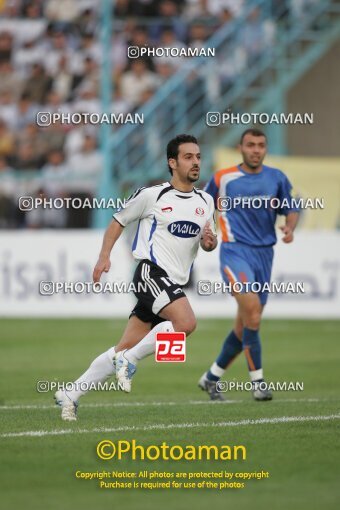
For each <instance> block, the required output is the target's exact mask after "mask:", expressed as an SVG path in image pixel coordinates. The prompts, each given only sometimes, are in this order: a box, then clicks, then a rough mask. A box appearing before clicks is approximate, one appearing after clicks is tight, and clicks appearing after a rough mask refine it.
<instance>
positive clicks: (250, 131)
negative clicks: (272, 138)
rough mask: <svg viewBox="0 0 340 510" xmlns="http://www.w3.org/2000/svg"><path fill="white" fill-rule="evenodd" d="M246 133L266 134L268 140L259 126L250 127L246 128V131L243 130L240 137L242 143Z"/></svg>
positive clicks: (254, 134)
mask: <svg viewBox="0 0 340 510" xmlns="http://www.w3.org/2000/svg"><path fill="white" fill-rule="evenodd" d="M246 135H253V136H264V137H265V139H266V140H267V137H266V135H265V134H264V132H263V131H261V129H257V128H249V129H246V130H245V131H243V133H242V135H241V138H240V145H242V142H243V139H244V137H245V136H246Z"/></svg>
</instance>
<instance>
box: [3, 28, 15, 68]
mask: <svg viewBox="0 0 340 510" xmlns="http://www.w3.org/2000/svg"><path fill="white" fill-rule="evenodd" d="M12 50H13V37H12V34H11V33H10V32H1V33H0V62H10V61H11V60H12Z"/></svg>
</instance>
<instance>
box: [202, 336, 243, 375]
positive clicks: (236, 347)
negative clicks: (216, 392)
mask: <svg viewBox="0 0 340 510" xmlns="http://www.w3.org/2000/svg"><path fill="white" fill-rule="evenodd" d="M241 351H242V342H241V340H239V339H238V338H237V336H236V335H235V333H234V331H231V332H230V333H229V335H228V336H227V338H226V339H225V341H224V344H223V346H222V350H221V352H220V354H219V355H218V357H217V359H216V361H215V363H214V364H213V365H212V367H211V368H210V370H209V371H208V372H207V378H208V379H209V380H210V381H218V380H219V379H220V378H221V377H222V374H223V372H224V370H225V369H226V368H227V366H228V365H229V364H230V363H231V362H232V361H233V359H235V358H236V356H237V355H238V354H239V353H240V352H241ZM214 372H215V373H214ZM216 372H218V373H216ZM219 374H220V375H219Z"/></svg>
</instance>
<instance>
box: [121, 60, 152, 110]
mask: <svg viewBox="0 0 340 510" xmlns="http://www.w3.org/2000/svg"><path fill="white" fill-rule="evenodd" d="M157 83H158V80H157V75H156V74H155V73H152V72H151V71H148V70H147V67H146V64H145V62H144V60H142V59H136V60H134V61H133V62H132V63H131V69H130V71H127V72H126V73H124V74H123V76H122V78H121V90H122V95H123V99H124V100H125V101H127V102H129V103H130V104H131V105H133V106H134V107H136V106H138V105H139V103H140V100H141V96H142V94H143V92H144V91H145V90H147V89H153V88H155V87H156V86H157Z"/></svg>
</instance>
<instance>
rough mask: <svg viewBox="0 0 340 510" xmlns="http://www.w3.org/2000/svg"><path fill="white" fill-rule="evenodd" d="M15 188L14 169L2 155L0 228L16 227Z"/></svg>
mask: <svg viewBox="0 0 340 510" xmlns="http://www.w3.org/2000/svg"><path fill="white" fill-rule="evenodd" d="M15 189H16V181H15V177H14V171H13V169H12V168H10V167H9V166H8V162H7V160H6V158H4V157H2V156H0V229H2V228H13V227H15V209H16V208H15V203H14V197H15Z"/></svg>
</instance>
